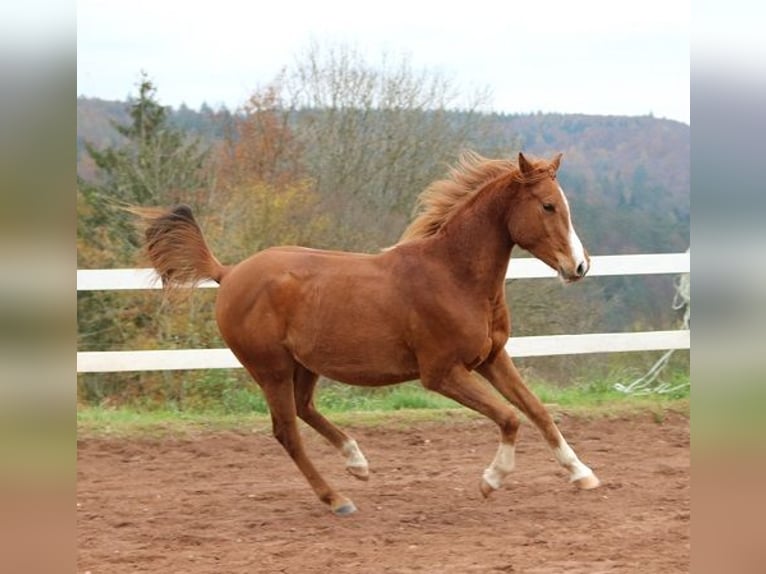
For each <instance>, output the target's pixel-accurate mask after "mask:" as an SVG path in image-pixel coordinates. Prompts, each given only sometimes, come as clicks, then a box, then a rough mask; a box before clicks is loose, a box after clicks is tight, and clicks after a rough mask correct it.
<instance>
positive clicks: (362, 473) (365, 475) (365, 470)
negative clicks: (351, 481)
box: [346, 466, 370, 480]
mask: <svg viewBox="0 0 766 574" xmlns="http://www.w3.org/2000/svg"><path fill="white" fill-rule="evenodd" d="M346 470H347V471H348V473H349V474H350V475H352V476H354V477H355V478H358V479H359V480H369V479H370V469H369V467H367V466H347V467H346Z"/></svg>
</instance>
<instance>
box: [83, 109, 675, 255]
mask: <svg viewBox="0 0 766 574" xmlns="http://www.w3.org/2000/svg"><path fill="white" fill-rule="evenodd" d="M457 115H459V113H458V112H456V116H457ZM231 119H232V114H231V113H230V112H229V111H228V110H225V109H224V110H220V111H217V112H216V111H213V110H212V109H210V108H208V107H207V106H203V107H202V109H201V110H199V111H195V110H190V109H188V108H185V107H183V108H181V109H179V110H173V111H172V114H171V120H172V122H173V123H174V125H176V126H177V127H179V128H181V129H183V130H184V131H186V132H187V133H189V134H190V136H193V137H198V138H200V139H201V140H202V142H204V143H205V144H206V145H212V144H213V143H214V142H216V141H218V140H219V139H220V138H221V137H222V136H223V133H224V131H225V129H226V126H227V124H228V123H230V122H231ZM485 119H488V120H489V122H490V123H491V125H492V132H493V133H495V134H496V137H497V140H498V141H513V140H515V141H520V143H521V149H523V150H524V151H526V152H529V153H531V154H533V155H550V154H551V153H554V152H558V151H561V152H563V153H564V163H563V164H562V165H563V167H562V170H561V172H560V178H561V182H562V186H563V187H564V188H565V189H566V191H567V194H568V195H569V197H570V199H571V200H572V203H573V205H574V207H573V211H574V217H575V222H576V223H577V225H578V227H579V228H580V231H581V235H582V236H583V239H584V240H585V241H586V243H587V244H588V245H589V246H591V250H592V252H593V253H595V254H607V253H638V252H651V251H657V252H671V251H682V250H684V249H686V248H687V247H688V246H689V214H690V201H689V196H690V165H689V154H690V127H689V126H688V125H685V124H682V123H679V122H675V121H671V120H665V119H657V118H653V117H650V116H643V117H623V116H587V115H579V114H542V113H540V114H524V115H502V114H491V115H489V116H487V117H486V118H485ZM127 120H128V116H127V113H126V103H125V102H112V101H105V100H100V99H94V98H78V100H77V149H78V174H80V175H81V176H82V177H85V178H88V177H89V176H90V175H91V169H92V168H91V166H90V165H89V162H88V161H87V154H85V153H84V142H85V141H88V142H91V143H93V144H94V145H96V146H97V147H103V146H107V145H113V144H115V143H118V141H119V135H118V134H117V132H116V131H115V130H114V129H113V128H112V122H118V123H124V122H126V121H127Z"/></svg>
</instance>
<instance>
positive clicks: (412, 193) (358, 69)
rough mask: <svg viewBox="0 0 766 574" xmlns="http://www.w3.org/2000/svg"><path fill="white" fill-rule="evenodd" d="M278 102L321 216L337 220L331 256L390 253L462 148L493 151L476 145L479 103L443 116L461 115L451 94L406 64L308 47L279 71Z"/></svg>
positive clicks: (480, 129)
mask: <svg viewBox="0 0 766 574" xmlns="http://www.w3.org/2000/svg"><path fill="white" fill-rule="evenodd" d="M284 99H285V101H286V102H288V103H289V105H290V107H291V108H292V109H293V110H295V134H296V137H297V138H298V139H299V141H300V142H301V143H302V147H303V159H304V162H305V166H306V170H307V172H308V174H309V175H310V176H311V178H312V179H313V181H314V184H315V186H316V188H317V190H318V192H319V195H320V197H321V199H322V202H323V205H324V207H325V209H327V211H330V212H336V213H342V214H343V217H342V219H340V220H339V221H338V222H337V230H336V235H335V238H334V241H333V245H332V246H333V247H337V248H345V249H361V250H368V249H371V250H374V249H377V248H380V247H382V246H384V245H390V244H391V243H393V242H394V241H396V239H397V238H398V236H399V234H400V233H401V231H402V230H403V229H404V227H405V226H406V223H407V220H408V219H409V216H410V212H411V210H412V207H413V204H414V200H415V197H416V196H417V195H418V194H419V193H420V192H421V191H422V190H423V189H424V188H425V187H426V186H427V185H428V184H429V183H430V182H431V181H432V180H433V179H435V178H437V177H439V176H441V175H443V172H444V170H445V166H446V164H447V163H448V162H452V161H454V160H455V158H456V157H457V155H458V153H459V152H460V151H461V150H462V149H463V148H466V147H471V148H474V149H477V148H478V149H477V151H481V152H482V153H486V154H489V155H493V154H494V153H495V152H497V150H496V149H486V147H483V146H481V145H480V143H481V142H482V141H486V139H487V138H485V137H484V136H485V135H486V133H487V132H486V127H487V124H486V123H485V121H484V118H482V116H481V115H480V114H479V113H478V112H477V110H478V109H479V108H480V106H481V105H482V103H483V102H484V101H485V96H484V95H483V94H478V95H476V96H474V97H473V98H472V99H471V100H470V101H468V102H467V104H465V106H464V111H463V112H462V113H459V114H455V113H449V111H450V110H453V109H455V108H457V107H460V106H459V104H458V92H457V90H455V89H454V88H453V87H452V85H451V83H450V81H449V80H448V79H446V78H444V77H442V76H440V75H438V74H436V73H431V72H428V71H422V72H418V71H416V70H414V69H413V68H412V66H411V65H410V63H409V61H408V59H407V58H406V57H403V58H401V59H400V60H399V61H397V62H391V61H390V60H388V59H387V58H385V57H384V58H383V61H382V63H381V64H380V65H378V66H375V65H371V64H369V63H368V62H367V61H365V59H364V58H363V57H362V56H361V55H360V54H359V53H358V52H356V51H355V50H353V49H351V48H349V47H347V46H343V45H341V46H331V47H329V48H327V49H324V50H323V49H320V48H319V46H318V45H317V44H313V45H311V46H310V47H309V49H308V50H307V52H306V53H305V54H304V55H303V56H301V57H300V58H299V60H298V61H297V63H296V66H295V67H294V68H293V69H292V70H289V69H288V71H287V72H286V79H285V96H284ZM506 151H510V150H506Z"/></svg>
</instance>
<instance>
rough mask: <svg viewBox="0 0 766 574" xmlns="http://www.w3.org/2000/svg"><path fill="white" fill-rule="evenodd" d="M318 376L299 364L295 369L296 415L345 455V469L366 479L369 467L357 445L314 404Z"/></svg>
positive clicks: (357, 476)
mask: <svg viewBox="0 0 766 574" xmlns="http://www.w3.org/2000/svg"><path fill="white" fill-rule="evenodd" d="M318 378H319V376H318V375H317V374H316V373H312V372H311V371H309V370H308V369H305V368H304V367H302V366H300V365H299V366H298V367H297V368H296V369H295V377H294V385H295V406H296V408H297V411H298V416H299V417H300V418H301V419H303V420H304V421H305V422H306V423H307V424H308V425H310V426H311V427H312V428H313V429H314V430H316V431H317V432H318V433H319V434H321V435H322V436H323V437H325V438H326V439H327V440H328V441H329V442H330V444H332V445H333V446H334V447H335V448H337V449H338V450H339V451H340V452H341V453H343V455H344V456H345V457H346V470H347V471H348V472H349V473H351V474H352V475H354V476H355V477H356V478H359V479H361V480H367V479H368V478H369V477H370V468H369V465H368V464H367V459H366V458H365V456H364V454H362V451H361V450H360V449H359V445H357V443H356V441H355V440H354V439H353V438H351V437H350V436H349V435H347V434H346V433H345V432H343V431H342V430H340V429H339V428H338V427H336V426H335V425H334V424H332V423H331V422H330V421H329V420H327V419H326V418H325V417H324V416H323V415H322V413H320V412H319V411H317V409H316V406H315V405H314V389H315V388H316V384H317V379H318Z"/></svg>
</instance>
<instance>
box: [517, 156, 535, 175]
mask: <svg viewBox="0 0 766 574" xmlns="http://www.w3.org/2000/svg"><path fill="white" fill-rule="evenodd" d="M519 169H520V170H521V173H523V174H524V175H529V174H530V173H532V171H533V170H534V168H533V167H532V164H531V163H529V160H528V159H527V158H525V157H524V154H523V153H521V152H519Z"/></svg>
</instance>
